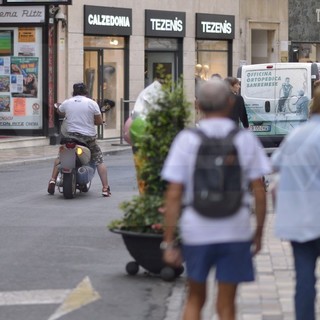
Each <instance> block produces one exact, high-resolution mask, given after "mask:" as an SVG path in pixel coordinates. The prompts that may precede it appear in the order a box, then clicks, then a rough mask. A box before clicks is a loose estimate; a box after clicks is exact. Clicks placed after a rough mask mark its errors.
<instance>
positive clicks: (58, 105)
mask: <svg viewBox="0 0 320 320" xmlns="http://www.w3.org/2000/svg"><path fill="white" fill-rule="evenodd" d="M54 107H55V109H56V111H57V113H58V115H60V116H61V117H63V118H64V117H65V116H66V114H65V112H63V111H61V110H60V107H61V104H58V103H56V104H55V106H54Z"/></svg>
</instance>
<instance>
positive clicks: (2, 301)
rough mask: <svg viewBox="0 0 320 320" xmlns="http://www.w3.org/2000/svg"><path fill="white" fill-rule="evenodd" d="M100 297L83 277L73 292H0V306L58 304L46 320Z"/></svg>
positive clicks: (57, 317) (56, 317) (60, 315)
mask: <svg viewBox="0 0 320 320" xmlns="http://www.w3.org/2000/svg"><path fill="white" fill-rule="evenodd" d="M100 298H101V297H100V295H99V293H98V292H97V291H95V290H94V288H93V287H92V284H91V281H90V279H89V277H85V278H84V279H83V280H82V281H81V282H80V283H79V284H78V285H77V287H76V288H75V289H73V290H30V291H8V292H0V306H15V305H41V304H60V306H59V307H58V309H57V310H56V311H55V312H54V314H53V315H51V316H50V318H49V319H48V320H56V319H59V318H61V317H62V316H63V315H66V314H67V313H70V312H72V311H75V310H77V309H80V308H81V307H83V306H85V305H87V304H89V303H92V302H94V301H96V300H99V299H100Z"/></svg>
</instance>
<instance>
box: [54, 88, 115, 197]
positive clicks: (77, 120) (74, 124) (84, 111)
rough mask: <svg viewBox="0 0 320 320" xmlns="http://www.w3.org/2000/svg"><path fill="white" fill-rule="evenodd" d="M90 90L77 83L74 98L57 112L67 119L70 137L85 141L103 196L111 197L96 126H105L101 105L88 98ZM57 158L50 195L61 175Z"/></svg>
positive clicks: (63, 104)
mask: <svg viewBox="0 0 320 320" xmlns="http://www.w3.org/2000/svg"><path fill="white" fill-rule="evenodd" d="M87 94H88V90H87V87H86V86H85V84H83V83H75V84H74V85H73V94H72V98H70V99H67V100H65V101H64V102H63V103H62V104H61V105H59V106H58V107H57V112H58V113H59V114H60V115H61V116H63V117H65V120H64V121H65V123H66V128H67V135H68V137H74V138H76V139H80V140H82V141H84V142H85V143H86V144H87V145H88V147H89V149H90V151H91V161H92V162H93V163H94V164H95V165H96V167H97V171H98V174H99V177H100V180H101V184H102V195H103V196H104V197H110V196H111V191H110V186H109V184H108V178H107V167H106V165H105V163H104V162H103V155H102V152H101V149H100V147H99V145H98V144H97V141H96V129H95V125H101V124H103V120H102V116H101V111H100V108H99V105H98V104H97V103H96V102H95V101H93V100H92V99H90V98H88V97H87ZM58 164H59V159H58V158H57V159H56V160H55V163H54V167H53V170H52V175H51V179H50V181H49V185H48V193H49V194H51V195H53V194H54V192H55V186H56V179H57V176H58V173H59V170H58V167H57V165H58Z"/></svg>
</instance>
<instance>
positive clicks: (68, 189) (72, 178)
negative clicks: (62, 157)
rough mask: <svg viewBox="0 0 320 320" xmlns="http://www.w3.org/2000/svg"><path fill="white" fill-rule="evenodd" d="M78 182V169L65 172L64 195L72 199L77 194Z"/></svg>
mask: <svg viewBox="0 0 320 320" xmlns="http://www.w3.org/2000/svg"><path fill="white" fill-rule="evenodd" d="M76 191H77V182H76V171H75V170H72V171H71V172H70V173H64V174H63V196H64V197H65V198H66V199H72V198H74V196H75V195H76Z"/></svg>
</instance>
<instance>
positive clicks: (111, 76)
mask: <svg viewBox="0 0 320 320" xmlns="http://www.w3.org/2000/svg"><path fill="white" fill-rule="evenodd" d="M84 81H85V83H86V85H87V86H88V91H89V97H90V98H92V99H93V100H95V101H96V102H97V103H98V104H99V106H100V110H101V112H102V117H103V120H104V124H103V125H102V126H99V127H98V138H99V139H104V138H115V137H119V136H120V119H121V114H120V113H121V112H123V110H121V108H122V106H121V98H123V97H124V50H117V49H111V48H110V49H94V48H93V49H86V50H85V51H84Z"/></svg>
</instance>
